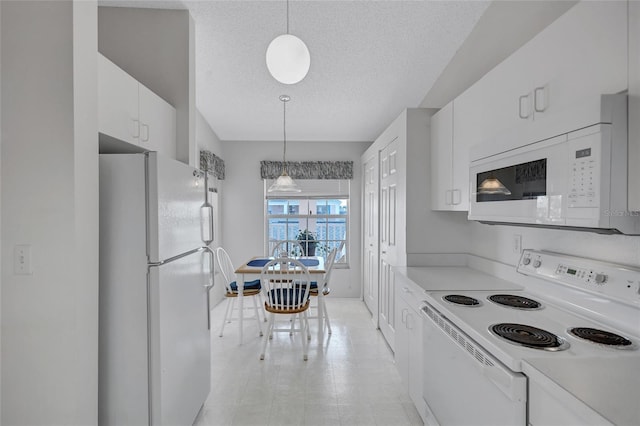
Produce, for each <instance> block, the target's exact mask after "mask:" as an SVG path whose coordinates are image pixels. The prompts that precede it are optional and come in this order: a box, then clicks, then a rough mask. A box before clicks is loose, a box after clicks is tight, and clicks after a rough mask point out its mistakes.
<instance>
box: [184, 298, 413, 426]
mask: <svg viewBox="0 0 640 426" xmlns="http://www.w3.org/2000/svg"><path fill="white" fill-rule="evenodd" d="M224 303H226V302H223V303H221V304H220V305H218V306H216V307H215V308H214V309H213V311H212V321H213V333H212V345H211V346H212V360H211V361H212V368H211V383H212V385H211V393H210V395H209V398H208V399H207V401H206V403H205V406H204V407H203V409H202V411H201V413H200V415H199V416H198V418H197V419H196V423H195V425H197V426H213V425H261V426H262V425H349V426H351V425H354V426H355V425H367V426H369V425H385V426H396V425H422V421H421V419H420V416H419V414H418V412H417V411H416V409H415V408H414V406H413V403H412V402H411V400H410V399H409V395H408V394H407V391H406V390H405V389H404V387H403V386H402V383H401V381H400V376H399V375H398V372H397V370H396V367H395V364H394V362H393V353H392V352H391V350H390V349H389V347H388V346H387V344H386V342H385V340H384V338H383V337H382V334H380V332H379V331H378V330H376V329H375V328H374V326H373V323H372V321H371V315H370V314H369V311H368V310H367V308H366V307H365V305H364V304H363V303H362V302H361V301H359V300H357V299H338V298H332V297H328V298H327V308H328V309H329V316H330V318H331V325H332V329H333V333H332V334H331V335H330V336H329V335H327V334H326V333H325V335H324V341H323V344H322V345H319V344H318V335H317V321H316V320H311V342H310V347H309V360H308V361H306V362H305V361H303V360H302V344H301V342H300V335H299V334H296V335H294V336H293V338H291V337H290V336H289V334H288V333H275V335H274V338H273V341H272V342H270V343H269V344H268V345H267V351H266V354H265V359H264V361H260V359H259V352H260V348H261V346H260V343H261V339H260V337H259V336H258V333H257V328H256V325H255V321H246V322H245V337H244V338H245V342H244V344H243V345H242V346H240V345H238V325H237V323H235V322H234V323H231V324H227V327H226V328H225V334H224V337H222V338H220V337H218V332H219V327H220V323H221V321H222V317H223V315H224Z"/></svg>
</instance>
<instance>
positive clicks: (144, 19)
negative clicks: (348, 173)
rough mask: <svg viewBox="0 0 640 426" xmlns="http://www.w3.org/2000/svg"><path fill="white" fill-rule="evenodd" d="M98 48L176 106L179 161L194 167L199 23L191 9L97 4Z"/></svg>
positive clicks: (195, 159)
mask: <svg viewBox="0 0 640 426" xmlns="http://www.w3.org/2000/svg"><path fill="white" fill-rule="evenodd" d="M98 31H99V33H98V35H99V37H98V50H99V51H100V53H102V54H103V55H104V56H106V57H107V58H109V59H110V60H111V61H113V62H114V63H115V64H116V65H118V66H119V67H120V68H122V69H123V70H125V71H126V72H127V73H129V74H131V75H132V76H133V77H134V78H135V79H136V80H138V81H140V82H141V83H142V84H144V85H145V86H147V87H148V88H149V89H151V91H153V92H154V93H156V94H157V95H159V96H160V97H161V98H163V99H164V100H165V101H167V102H169V103H170V104H171V105H173V106H174V107H175V108H176V112H177V116H176V134H177V142H178V147H177V153H176V154H177V157H176V158H177V159H178V160H180V161H182V162H185V163H188V164H190V165H192V166H194V167H197V165H198V159H197V155H198V152H197V150H196V136H195V132H194V130H195V126H196V106H195V102H196V99H195V98H196V97H195V44H194V43H195V42H194V34H195V24H194V22H193V18H192V17H191V15H190V14H189V11H187V10H165V9H162V10H160V9H136V8H127V7H100V8H98Z"/></svg>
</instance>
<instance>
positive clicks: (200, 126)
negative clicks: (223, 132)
mask: <svg viewBox="0 0 640 426" xmlns="http://www.w3.org/2000/svg"><path fill="white" fill-rule="evenodd" d="M196 146H197V151H198V163H197V164H198V165H200V151H202V150H207V151H211V152H213V153H214V154H216V155H217V156H218V157H222V141H221V140H220V138H219V137H218V135H216V132H214V131H213V129H212V128H211V126H209V123H207V121H206V120H205V119H204V117H203V116H202V114H200V111H198V110H196Z"/></svg>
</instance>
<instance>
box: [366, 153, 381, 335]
mask: <svg viewBox="0 0 640 426" xmlns="http://www.w3.org/2000/svg"><path fill="white" fill-rule="evenodd" d="M362 173H363V180H362V181H363V183H364V208H363V212H364V217H363V218H364V221H363V236H364V238H363V250H362V253H363V254H364V258H363V260H364V262H363V271H362V277H363V286H362V288H363V292H364V302H365V304H366V305H367V308H369V311H370V312H371V315H372V316H373V320H374V323H375V324H376V325H377V324H378V235H379V234H378V229H379V228H378V226H379V221H378V157H377V155H374V156H371V157H369V158H368V159H367V160H365V162H364V164H363V167H362Z"/></svg>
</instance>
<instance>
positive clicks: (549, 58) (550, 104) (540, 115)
mask: <svg viewBox="0 0 640 426" xmlns="http://www.w3.org/2000/svg"><path fill="white" fill-rule="evenodd" d="M513 56H514V57H515V59H516V60H520V58H522V62H523V64H525V66H526V68H527V69H528V70H529V72H528V74H529V75H530V76H531V81H530V83H529V84H530V91H533V94H534V99H535V100H536V101H535V102H534V104H538V105H534V112H533V114H534V121H538V120H546V119H547V117H548V118H550V119H553V115H554V114H556V113H558V112H562V111H564V110H567V109H569V108H575V107H576V106H579V105H581V104H582V102H583V101H584V100H588V99H592V98H596V97H597V96H599V95H602V94H607V93H619V92H621V91H624V90H626V89H627V5H626V2H621V1H614V2H589V1H587V2H580V3H578V4H577V5H575V6H574V7H573V8H571V9H570V10H569V11H567V12H566V13H565V14H564V15H562V16H561V17H560V18H558V20H556V21H555V22H553V23H552V24H551V25H549V26H548V27H547V28H546V29H545V30H543V31H542V32H541V33H540V34H538V35H537V36H536V37H535V38H534V39H532V40H531V41H530V42H529V43H528V44H526V45H525V46H523V47H522V48H521V49H520V50H519V51H517V52H516V53H515V54H514V55H513ZM540 98H543V100H542V101H540Z"/></svg>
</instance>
